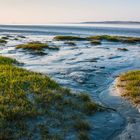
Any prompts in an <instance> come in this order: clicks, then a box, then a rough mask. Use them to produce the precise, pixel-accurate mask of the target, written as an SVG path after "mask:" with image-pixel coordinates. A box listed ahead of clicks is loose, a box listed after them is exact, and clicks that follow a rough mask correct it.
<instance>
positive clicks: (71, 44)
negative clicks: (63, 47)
mask: <svg viewBox="0 0 140 140" xmlns="http://www.w3.org/2000/svg"><path fill="white" fill-rule="evenodd" d="M65 44H67V45H70V46H76V44H75V43H74V42H69V41H68V42H65Z"/></svg>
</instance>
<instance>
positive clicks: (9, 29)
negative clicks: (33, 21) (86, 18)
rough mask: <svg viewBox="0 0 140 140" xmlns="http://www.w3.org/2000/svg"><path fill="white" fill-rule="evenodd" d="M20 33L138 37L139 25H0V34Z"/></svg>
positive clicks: (139, 33) (139, 34) (139, 32)
mask: <svg viewBox="0 0 140 140" xmlns="http://www.w3.org/2000/svg"><path fill="white" fill-rule="evenodd" d="M4 33H5V34H6V33H22V34H34V35H80V36H87V35H101V34H109V35H124V36H140V25H131V24H130V25H129V24H126V25H125V24H48V25H0V34H4Z"/></svg>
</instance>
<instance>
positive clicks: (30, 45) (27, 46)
mask: <svg viewBox="0 0 140 140" xmlns="http://www.w3.org/2000/svg"><path fill="white" fill-rule="evenodd" d="M44 48H49V46H48V44H43V43H40V42H29V43H27V44H21V45H17V46H16V49H27V50H43V49H44Z"/></svg>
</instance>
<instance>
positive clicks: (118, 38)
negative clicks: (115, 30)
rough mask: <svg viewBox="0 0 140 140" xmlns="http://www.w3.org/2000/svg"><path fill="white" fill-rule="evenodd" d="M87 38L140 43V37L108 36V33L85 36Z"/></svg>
mask: <svg viewBox="0 0 140 140" xmlns="http://www.w3.org/2000/svg"><path fill="white" fill-rule="evenodd" d="M87 39H88V40H91V41H92V40H100V41H103V40H105V41H110V42H121V43H128V44H134V43H140V38H138V37H125V36H109V35H100V36H90V37H87Z"/></svg>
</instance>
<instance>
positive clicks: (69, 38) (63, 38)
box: [54, 36, 86, 41]
mask: <svg viewBox="0 0 140 140" xmlns="http://www.w3.org/2000/svg"><path fill="white" fill-rule="evenodd" d="M54 40H56V41H85V40H86V38H83V37H78V36H56V37H54Z"/></svg>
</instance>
